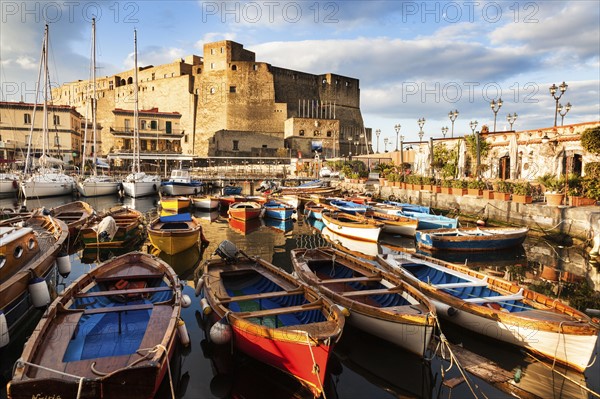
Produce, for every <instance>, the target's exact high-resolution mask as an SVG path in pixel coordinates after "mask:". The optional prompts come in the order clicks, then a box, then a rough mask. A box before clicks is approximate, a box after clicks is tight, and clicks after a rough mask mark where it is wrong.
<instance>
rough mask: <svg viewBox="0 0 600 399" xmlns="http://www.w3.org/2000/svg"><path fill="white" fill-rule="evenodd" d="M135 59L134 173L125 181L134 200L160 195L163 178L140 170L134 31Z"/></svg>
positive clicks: (127, 193) (135, 33)
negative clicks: (159, 190)
mask: <svg viewBox="0 0 600 399" xmlns="http://www.w3.org/2000/svg"><path fill="white" fill-rule="evenodd" d="M133 35H134V36H133V43H134V46H133V49H134V51H133V59H134V69H133V70H134V75H135V78H134V89H133V93H134V108H133V119H134V121H133V164H132V166H133V172H132V173H131V174H129V175H128V176H127V177H126V178H125V180H123V183H122V184H123V191H124V192H125V195H127V196H129V197H133V198H138V197H146V196H149V195H155V194H157V193H158V188H159V187H160V183H161V178H160V176H158V175H147V174H146V173H144V172H142V171H141V169H140V131H139V130H140V126H139V123H140V120H139V119H140V118H139V115H138V66H137V31H135V30H134V31H133Z"/></svg>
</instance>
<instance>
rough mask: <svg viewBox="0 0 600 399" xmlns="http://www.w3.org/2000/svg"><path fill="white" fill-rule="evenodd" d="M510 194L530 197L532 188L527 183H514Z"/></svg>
mask: <svg viewBox="0 0 600 399" xmlns="http://www.w3.org/2000/svg"><path fill="white" fill-rule="evenodd" d="M512 192H513V194H517V195H531V193H532V192H533V187H532V186H531V183H529V182H528V181H526V182H516V183H514V184H513V187H512Z"/></svg>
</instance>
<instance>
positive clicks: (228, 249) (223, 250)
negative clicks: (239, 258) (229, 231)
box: [215, 240, 238, 262]
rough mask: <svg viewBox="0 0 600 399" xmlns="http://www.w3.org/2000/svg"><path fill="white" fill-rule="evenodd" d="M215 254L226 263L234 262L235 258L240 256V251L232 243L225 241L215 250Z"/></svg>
mask: <svg viewBox="0 0 600 399" xmlns="http://www.w3.org/2000/svg"><path fill="white" fill-rule="evenodd" d="M215 253H216V254H217V255H219V257H220V258H221V259H223V260H224V261H227V262H232V261H234V260H235V257H236V255H237V254H238V249H237V247H236V246H235V244H234V243H232V242H231V241H229V240H224V241H223V242H221V243H220V244H219V246H218V247H217V249H216V250H215Z"/></svg>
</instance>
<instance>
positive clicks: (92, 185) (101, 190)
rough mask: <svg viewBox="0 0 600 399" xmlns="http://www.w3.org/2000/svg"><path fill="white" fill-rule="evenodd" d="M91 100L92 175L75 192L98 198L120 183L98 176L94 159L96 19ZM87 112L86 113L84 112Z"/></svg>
mask: <svg viewBox="0 0 600 399" xmlns="http://www.w3.org/2000/svg"><path fill="white" fill-rule="evenodd" d="M92 82H93V85H92V98H91V99H90V103H91V105H92V129H93V153H94V154H93V157H92V160H93V165H92V175H91V176H89V177H86V178H82V179H80V180H79V181H78V182H77V184H76V187H77V191H78V192H79V193H80V194H81V195H83V196H84V197H99V196H102V195H113V194H116V193H117V191H119V184H120V182H119V181H117V180H115V179H114V178H113V177H111V176H98V158H97V157H96V148H97V145H96V138H97V134H96V104H97V102H96V19H95V18H93V19H92ZM86 112H87V111H86ZM87 125H88V124H87V118H86V124H85V132H84V139H83V154H82V161H81V165H82V168H81V170H82V171H84V170H85V161H86V157H85V154H86V147H87Z"/></svg>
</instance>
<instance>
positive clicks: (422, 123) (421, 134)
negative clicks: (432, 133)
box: [417, 118, 425, 141]
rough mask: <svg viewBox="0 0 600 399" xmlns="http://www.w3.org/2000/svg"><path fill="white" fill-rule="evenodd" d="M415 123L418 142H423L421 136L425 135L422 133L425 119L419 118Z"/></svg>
mask: <svg viewBox="0 0 600 399" xmlns="http://www.w3.org/2000/svg"><path fill="white" fill-rule="evenodd" d="M417 123H418V124H419V141H423V135H424V134H425V133H423V126H424V125H425V118H421V119H419V120H418V121H417Z"/></svg>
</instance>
